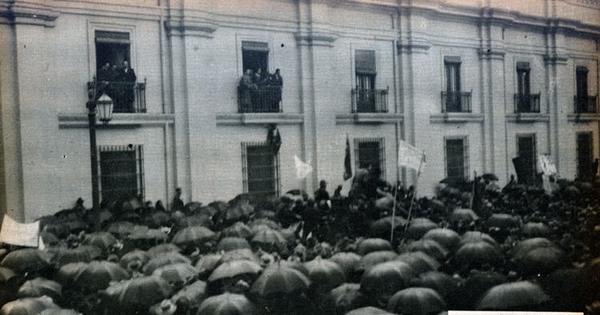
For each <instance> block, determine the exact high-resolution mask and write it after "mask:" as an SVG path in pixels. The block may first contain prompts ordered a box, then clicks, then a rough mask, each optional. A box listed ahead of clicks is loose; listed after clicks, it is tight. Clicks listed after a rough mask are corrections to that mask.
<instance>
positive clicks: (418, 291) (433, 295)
mask: <svg viewBox="0 0 600 315" xmlns="http://www.w3.org/2000/svg"><path fill="white" fill-rule="evenodd" d="M387 310H388V311H390V312H393V313H396V314H411V315H428V314H437V313H440V312H442V311H445V310H447V309H446V302H444V300H443V299H442V297H441V296H440V295H439V294H438V293H437V292H435V291H434V290H432V289H430V288H408V289H404V290H401V291H398V292H396V293H395V294H394V295H393V296H392V297H391V298H390V301H389V302H388V305H387Z"/></svg>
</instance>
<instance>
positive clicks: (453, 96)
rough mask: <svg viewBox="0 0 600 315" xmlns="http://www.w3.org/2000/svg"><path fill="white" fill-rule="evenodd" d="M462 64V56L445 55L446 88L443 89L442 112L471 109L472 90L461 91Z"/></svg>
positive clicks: (467, 110) (468, 110)
mask: <svg viewBox="0 0 600 315" xmlns="http://www.w3.org/2000/svg"><path fill="white" fill-rule="evenodd" d="M460 65H461V59H460V57H457V56H446V57H444V70H445V74H446V90H445V91H442V112H448V113H452V112H470V111H471V92H467V93H465V92H461V82H460Z"/></svg>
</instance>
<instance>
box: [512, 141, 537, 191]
mask: <svg viewBox="0 0 600 315" xmlns="http://www.w3.org/2000/svg"><path fill="white" fill-rule="evenodd" d="M517 155H518V158H519V159H518V161H519V163H518V164H519V165H518V166H517V178H518V181H519V183H521V184H526V185H534V184H535V179H536V173H537V171H536V161H537V160H536V156H537V155H536V147H535V135H522V136H517Z"/></svg>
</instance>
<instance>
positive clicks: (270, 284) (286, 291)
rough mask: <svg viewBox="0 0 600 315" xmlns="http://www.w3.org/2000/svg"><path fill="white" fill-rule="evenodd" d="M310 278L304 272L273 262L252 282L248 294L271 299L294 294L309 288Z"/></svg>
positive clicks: (254, 297)
mask: <svg viewBox="0 0 600 315" xmlns="http://www.w3.org/2000/svg"><path fill="white" fill-rule="evenodd" d="M309 285H310V280H309V279H308V277H307V276H305V275H304V274H303V273H302V272H300V271H298V270H296V269H294V268H289V267H282V266H280V265H279V264H273V265H271V266H269V267H267V268H266V269H265V270H264V271H263V272H262V274H261V275H260V276H259V277H258V279H256V281H254V283H252V286H251V287H250V290H249V291H248V293H247V294H248V296H249V297H251V298H253V299H261V298H263V299H269V298H272V297H277V296H282V295H283V296H291V295H292V296H293V295H295V294H300V293H302V292H306V290H308V286H309Z"/></svg>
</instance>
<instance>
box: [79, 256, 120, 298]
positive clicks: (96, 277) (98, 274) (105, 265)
mask: <svg viewBox="0 0 600 315" xmlns="http://www.w3.org/2000/svg"><path fill="white" fill-rule="evenodd" d="M129 278H131V275H130V274H129V272H127V270H126V269H124V268H123V267H121V266H120V265H118V264H116V263H113V262H109V261H105V260H102V261H92V262H90V263H88V264H86V266H82V268H81V269H80V270H79V272H77V273H75V274H74V275H73V278H72V279H70V280H71V281H72V283H73V284H74V285H75V286H77V287H79V288H83V289H86V290H88V291H90V292H93V291H97V290H103V289H106V288H107V287H108V285H109V283H110V282H111V281H120V280H125V279H129Z"/></svg>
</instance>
